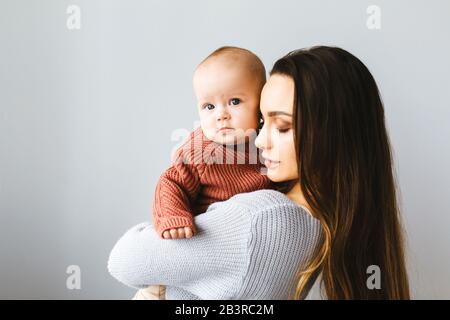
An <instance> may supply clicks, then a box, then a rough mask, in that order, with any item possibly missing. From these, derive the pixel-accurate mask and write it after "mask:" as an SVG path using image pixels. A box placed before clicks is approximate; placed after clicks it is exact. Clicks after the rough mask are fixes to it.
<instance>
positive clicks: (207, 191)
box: [153, 127, 273, 237]
mask: <svg viewBox="0 0 450 320" xmlns="http://www.w3.org/2000/svg"><path fill="white" fill-rule="evenodd" d="M262 168H263V170H264V167H263V166H262V165H261V164H260V163H259V159H258V151H257V149H256V147H255V146H254V143H253V140H252V141H250V142H246V143H245V144H243V145H240V146H232V145H222V144H219V143H216V142H214V141H211V140H209V139H208V138H206V136H205V135H204V134H203V131H202V129H201V128H200V127H199V128H197V129H195V130H194V131H193V132H192V133H191V134H190V136H189V138H188V140H187V141H186V142H185V143H184V144H183V145H182V146H181V147H180V148H178V149H177V151H176V152H175V154H174V158H173V159H172V165H171V167H170V168H169V169H167V170H166V171H165V172H164V173H163V174H162V175H161V177H160V178H159V180H158V183H157V185H156V190H155V192H154V197H153V224H154V226H155V229H156V231H157V232H158V234H159V235H160V237H162V234H163V232H164V231H166V230H168V229H172V228H178V227H191V228H192V230H193V232H194V234H195V232H196V229H195V225H194V223H193V220H194V219H193V217H194V216H195V215H197V214H199V213H202V212H205V211H206V209H207V208H208V206H209V205H210V204H212V203H214V202H217V201H225V200H227V199H229V198H230V197H232V196H234V195H236V194H238V193H243V192H252V191H256V190H260V189H272V188H273V185H272V183H271V181H270V180H269V179H268V178H267V176H266V175H265V174H262V173H261V172H262V171H261V169H262Z"/></svg>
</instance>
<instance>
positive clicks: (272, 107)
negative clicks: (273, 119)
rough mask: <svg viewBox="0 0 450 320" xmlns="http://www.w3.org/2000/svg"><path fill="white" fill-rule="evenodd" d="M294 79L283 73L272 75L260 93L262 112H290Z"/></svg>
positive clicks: (292, 101) (291, 109)
mask: <svg viewBox="0 0 450 320" xmlns="http://www.w3.org/2000/svg"><path fill="white" fill-rule="evenodd" d="M294 88H295V85H294V81H293V80H292V79H291V78H290V77H288V76H284V75H278V74H275V75H272V76H270V78H269V79H268V80H267V82H266V84H265V85H264V88H263V91H262V93H261V104H260V105H261V112H262V113H264V114H269V113H271V114H273V115H276V114H274V113H281V114H292V111H293V105H294V92H295V90H294Z"/></svg>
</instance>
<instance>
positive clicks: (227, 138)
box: [211, 134, 249, 145]
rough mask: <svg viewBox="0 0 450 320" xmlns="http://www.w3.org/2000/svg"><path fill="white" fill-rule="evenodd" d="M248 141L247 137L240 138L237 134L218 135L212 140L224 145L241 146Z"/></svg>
mask: <svg viewBox="0 0 450 320" xmlns="http://www.w3.org/2000/svg"><path fill="white" fill-rule="evenodd" d="M248 139H249V138H248V137H246V136H238V135H236V134H226V135H223V134H217V135H215V136H214V137H213V139H211V140H213V141H214V142H216V143H219V144H224V145H239V144H243V143H245V142H246V141H248Z"/></svg>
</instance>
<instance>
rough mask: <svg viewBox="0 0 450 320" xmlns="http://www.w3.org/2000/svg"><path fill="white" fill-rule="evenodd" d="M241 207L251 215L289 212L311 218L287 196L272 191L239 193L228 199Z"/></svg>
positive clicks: (309, 214) (303, 208) (305, 210)
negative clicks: (248, 210) (246, 209)
mask: <svg viewBox="0 0 450 320" xmlns="http://www.w3.org/2000/svg"><path fill="white" fill-rule="evenodd" d="M229 200H230V201H233V202H235V203H239V204H240V205H241V206H243V207H246V208H248V209H250V211H251V212H252V213H253V214H264V213H267V212H271V213H276V212H278V210H279V211H280V212H284V211H289V212H292V210H293V211H296V212H300V213H302V214H306V215H308V216H309V217H310V218H311V219H313V220H316V219H315V218H313V216H312V215H311V213H310V212H309V210H308V209H306V208H305V207H303V206H300V205H298V204H297V203H295V202H294V201H292V200H291V199H289V198H288V196H287V195H286V194H284V193H282V192H280V191H277V190H272V189H261V190H257V191H252V192H246V193H239V194H237V195H235V196H233V197H231V198H230V199H229Z"/></svg>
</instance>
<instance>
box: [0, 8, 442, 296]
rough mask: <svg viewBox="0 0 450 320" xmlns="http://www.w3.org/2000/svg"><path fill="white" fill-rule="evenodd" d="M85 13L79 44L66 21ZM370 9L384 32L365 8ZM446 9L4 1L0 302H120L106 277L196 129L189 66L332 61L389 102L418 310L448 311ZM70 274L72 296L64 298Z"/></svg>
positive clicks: (0, 35)
mask: <svg viewBox="0 0 450 320" xmlns="http://www.w3.org/2000/svg"><path fill="white" fill-rule="evenodd" d="M70 4H76V5H79V6H80V7H81V10H82V11H81V30H75V31H70V30H68V29H67V28H66V19H67V17H68V15H67V14H66V8H67V6H68V5H70ZM371 4H376V5H378V6H379V7H380V8H381V29H380V30H369V29H368V28H367V27H366V20H367V18H368V15H367V13H366V9H367V7H368V6H369V5H371ZM449 13H450V3H449V2H448V1H406V0H405V1H398V0H397V1H392V0H389V1H387V0H386V1H379V0H377V1H362V0H353V1H333V0H329V1H299V0H296V1H260V0H258V1H256V0H253V1H237V0H227V1H224V0H223V1H206V0H198V1H167V0H164V1H162V0H160V1H148V0H146V1H137V0H132V1H131V0H128V1H113V0H108V1H106V0H105V1H93V0H89V1H88V0H84V1H81V0H71V1H65V0H45V1H44V0H42V1H31V0H30V1H23V0H0V219H1V220H0V259H1V262H0V298H2V299H19V298H22V299H31V298H34V299H46V298H49V299H81V298H84V299H112V298H118V299H128V298H130V297H132V295H133V294H134V292H135V291H134V290H133V289H131V288H127V287H125V286H123V285H121V284H120V283H118V282H117V281H116V280H114V279H113V278H112V277H111V276H109V274H108V273H107V270H106V261H107V258H108V254H109V251H110V249H111V248H112V246H113V245H114V243H115V241H116V240H117V239H118V238H119V236H120V235H121V234H123V233H124V232H125V231H126V230H127V229H128V228H129V227H131V226H132V225H134V224H137V223H139V222H142V221H144V220H148V219H149V218H150V208H151V197H152V193H153V189H154V187H155V183H156V180H157V178H158V177H159V175H160V173H161V172H162V171H163V170H164V169H165V168H166V167H167V166H168V165H169V161H170V153H171V151H172V149H173V148H174V147H175V146H176V144H177V142H176V141H172V140H171V134H172V132H173V131H174V130H175V129H179V128H184V129H186V130H191V129H192V128H193V125H194V122H195V121H196V120H197V114H196V110H195V104H194V103H195V100H194V95H193V92H192V86H191V76H192V71H193V69H194V68H195V66H196V64H197V63H198V62H199V61H200V60H201V59H202V58H203V57H205V56H206V55H207V54H208V53H209V52H210V51H212V50H213V49H215V48H217V47H219V46H222V45H237V46H242V47H245V48H248V49H250V50H253V51H254V52H255V53H257V54H258V55H260V57H261V58H262V60H263V62H264V63H265V64H266V67H267V70H270V68H271V66H272V64H273V62H274V61H275V60H276V59H277V58H279V57H281V56H282V55H284V54H285V53H287V52H288V51H290V50H292V49H296V48H301V47H306V46H311V45H316V44H325V45H336V46H341V47H343V48H345V49H347V50H349V51H350V52H352V53H354V54H355V55H356V56H358V57H359V58H360V59H361V60H362V61H363V62H364V63H365V64H366V65H367V66H368V67H369V69H370V70H371V71H372V73H373V75H374V76H375V79H376V80H377V82H378V84H379V86H380V89H381V93H382V96H383V99H384V102H385V108H386V117H387V122H388V127H389V131H390V136H391V139H392V143H393V146H394V151H395V160H396V164H397V172H398V180H399V184H400V188H401V199H402V202H401V204H402V210H403V214H404V218H405V225H406V229H407V235H408V267H409V272H410V280H411V285H412V289H413V297H415V298H437V299H450V250H449V245H450V232H448V230H449V224H450V212H449V208H450V188H449V180H450V170H449V167H448V164H449V163H450V148H449V138H450V128H449V126H448V122H449V119H450V111H449V107H450V106H449V102H448V100H449V96H448V93H449V91H450V82H449V78H448V75H449V72H450V62H449V57H450V45H449V39H450V37H449V34H448V33H449V30H450V19H449ZM69 265H79V266H80V268H81V290H68V289H67V288H66V278H67V277H68V274H66V268H67V267H68V266H69Z"/></svg>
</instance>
